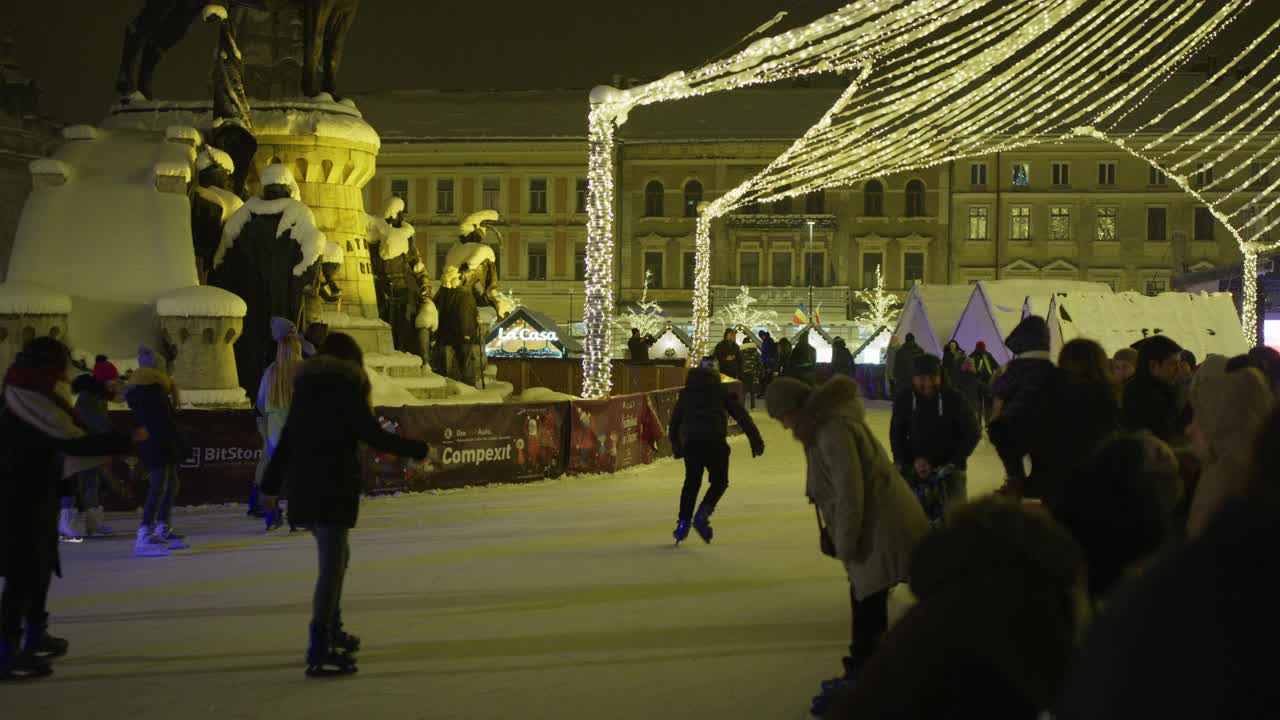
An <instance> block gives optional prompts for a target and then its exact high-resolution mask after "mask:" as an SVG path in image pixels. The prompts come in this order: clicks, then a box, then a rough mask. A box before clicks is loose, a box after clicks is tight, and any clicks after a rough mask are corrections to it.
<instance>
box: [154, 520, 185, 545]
mask: <svg viewBox="0 0 1280 720" xmlns="http://www.w3.org/2000/svg"><path fill="white" fill-rule="evenodd" d="M156 537H158V538H160V541H161V542H163V543H165V544H166V545H168V546H169V549H170V550H186V549H187V548H189V547H191V543H188V542H187V536H186V535H183V534H181V533H178V532H175V531H174V529H173V528H171V527H169V525H168V524H167V523H156Z"/></svg>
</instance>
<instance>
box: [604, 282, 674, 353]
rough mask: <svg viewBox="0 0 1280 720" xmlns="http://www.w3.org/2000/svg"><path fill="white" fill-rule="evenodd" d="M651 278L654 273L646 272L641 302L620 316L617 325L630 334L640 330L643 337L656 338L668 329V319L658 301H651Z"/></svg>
mask: <svg viewBox="0 0 1280 720" xmlns="http://www.w3.org/2000/svg"><path fill="white" fill-rule="evenodd" d="M651 277H653V273H652V272H650V271H648V270H645V271H644V287H643V289H642V290H641V291H640V301H639V302H637V303H636V304H635V306H634V309H633V310H631V311H630V312H625V313H623V314H621V315H619V316H618V320H617V321H616V324H617V325H618V326H619V327H622V328H625V329H626V330H627V331H628V332H630V331H631V330H639V331H640V334H641V335H642V336H643V335H652V336H653V337H655V338H656V337H658V336H659V335H661V334H662V331H663V330H665V329H666V328H667V317H666V316H665V315H663V314H662V306H661V305H659V304H658V303H657V301H654V300H650V299H649V278H651Z"/></svg>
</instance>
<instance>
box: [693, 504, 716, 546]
mask: <svg viewBox="0 0 1280 720" xmlns="http://www.w3.org/2000/svg"><path fill="white" fill-rule="evenodd" d="M713 509H714V508H710V507H707V505H706V503H703V504H702V507H699V508H698V512H696V513H694V515H693V529H694V530H696V531H697V533H698V537H700V538H702V541H703V542H705V543H710V542H711V538H713V537H715V530H712V529H711V511H712V510H713Z"/></svg>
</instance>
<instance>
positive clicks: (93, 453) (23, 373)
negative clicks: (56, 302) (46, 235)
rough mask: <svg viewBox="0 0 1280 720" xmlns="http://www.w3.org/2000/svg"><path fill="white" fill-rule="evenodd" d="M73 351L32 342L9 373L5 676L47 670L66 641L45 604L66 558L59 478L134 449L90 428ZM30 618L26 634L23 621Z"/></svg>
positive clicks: (0, 617) (2, 614) (1, 428)
mask: <svg viewBox="0 0 1280 720" xmlns="http://www.w3.org/2000/svg"><path fill="white" fill-rule="evenodd" d="M69 362H70V352H69V351H68V350H67V348H66V346H64V345H63V344H62V343H60V342H58V341H57V340H54V339H53V338H48V337H42V338H36V339H34V340H31V341H29V342H28V343H27V344H26V345H25V346H24V347H23V349H22V351H21V352H20V353H18V356H17V358H16V359H15V360H14V362H13V365H12V366H11V367H10V368H9V370H8V372H7V373H6V374H5V379H4V389H3V399H2V401H0V438H3V439H4V442H2V443H0V479H2V482H0V577H3V578H4V580H5V583H4V593H3V596H0V679H3V680H12V679H23V678H33V677H43V676H46V675H49V674H50V673H52V672H53V670H52V668H51V667H50V666H49V664H48V659H49V658H51V657H57V656H61V655H63V654H65V653H66V652H67V649H68V643H67V641H66V640H63V639H60V638H56V637H54V636H52V635H50V634H49V633H48V625H49V615H48V612H47V611H46V608H45V603H46V599H47V596H48V592H49V583H50V581H51V580H52V577H53V574H54V573H55V572H57V573H60V571H61V567H60V564H59V562H58V492H57V487H58V483H59V481H62V480H65V479H67V478H70V477H72V476H74V475H75V474H76V473H77V472H80V471H81V470H84V469H87V468H89V467H93V466H95V465H98V464H100V463H101V462H102V457H101V456H103V455H108V454H120V453H125V452H128V450H129V444H130V443H129V438H128V437H126V436H123V435H120V434H117V433H107V434H94V435H90V434H89V433H88V431H87V430H86V428H85V427H84V426H83V425H81V423H80V421H79V419H78V417H77V415H76V412H75V411H74V410H73V409H72V407H71V404H70V402H69V401H68V399H67V397H68V394H67V392H66V389H65V384H66V382H67V365H68V363H69ZM24 624H25V630H26V632H25V637H24V633H23V627H24Z"/></svg>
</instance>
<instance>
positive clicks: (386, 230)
mask: <svg viewBox="0 0 1280 720" xmlns="http://www.w3.org/2000/svg"><path fill="white" fill-rule="evenodd" d="M367 217H368V225H367V228H366V229H367V232H368V241H369V245H371V246H372V245H376V246H377V248H376V250H375V251H373V252H371V253H370V256H371V259H372V264H373V277H374V286H375V287H376V288H377V292H378V314H379V315H380V316H381V317H382V319H383V320H384V321H386V323H387V324H388V325H390V326H391V339H392V342H393V343H394V344H395V348H396V350H399V351H401V352H407V353H412V354H414V355H417V356H419V357H421V358H423V359H426V358H427V356H428V353H429V352H430V351H431V333H432V332H434V331H435V329H436V327H437V325H438V318H437V315H436V306H435V303H434V302H432V301H431V282H430V280H429V279H428V278H427V266H426V265H423V264H422V256H421V255H419V253H418V247H417V244H416V243H415V242H414V237H413V235H414V232H415V231H414V227H413V225H411V224H409V222H408V221H407V220H405V209H404V200H402V199H400V198H399V197H398V196H395V195H393V196H391V199H390V200H388V201H387V204H386V207H385V208H384V209H383V211H382V217H374V216H373V215H369V216H367Z"/></svg>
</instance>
